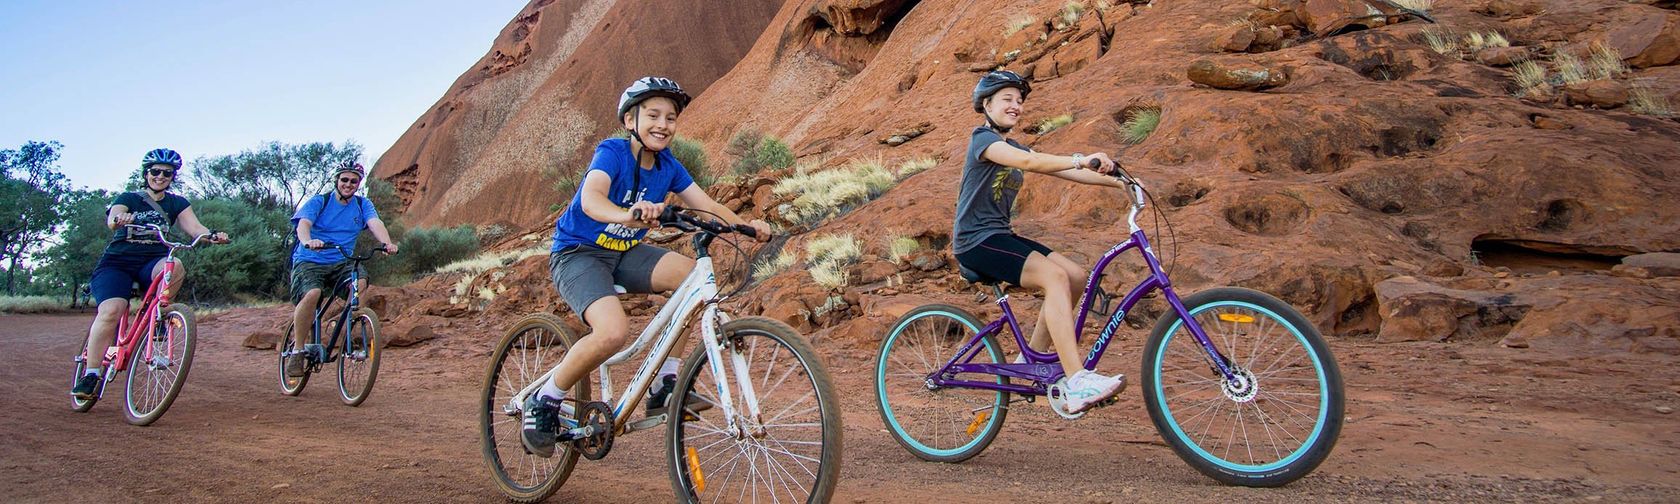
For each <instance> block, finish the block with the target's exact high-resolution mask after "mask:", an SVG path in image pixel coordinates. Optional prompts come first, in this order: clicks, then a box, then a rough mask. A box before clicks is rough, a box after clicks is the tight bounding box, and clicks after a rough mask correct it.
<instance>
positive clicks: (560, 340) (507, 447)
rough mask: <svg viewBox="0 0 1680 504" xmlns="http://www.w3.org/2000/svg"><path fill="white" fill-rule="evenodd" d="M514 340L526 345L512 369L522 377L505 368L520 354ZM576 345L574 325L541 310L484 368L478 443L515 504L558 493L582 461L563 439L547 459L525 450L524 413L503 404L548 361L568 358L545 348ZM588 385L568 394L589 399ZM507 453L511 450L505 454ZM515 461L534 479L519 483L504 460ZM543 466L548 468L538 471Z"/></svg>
mask: <svg viewBox="0 0 1680 504" xmlns="http://www.w3.org/2000/svg"><path fill="white" fill-rule="evenodd" d="M533 332H534V333H533ZM527 342H529V343H527ZM515 343H520V344H521V345H520V346H519V352H518V353H519V354H520V355H519V358H520V363H521V364H522V366H515V367H513V368H510V369H508V370H507V371H509V372H510V374H520V375H521V376H507V377H506V379H505V380H504V377H503V376H502V374H503V373H502V371H503V369H502V366H503V364H504V363H505V362H506V361H507V360H508V358H509V357H510V356H512V355H514V354H515V352H514V350H515V346H516V345H515ZM576 343H577V336H575V335H573V334H572V331H571V329H568V328H567V327H566V325H565V324H564V323H563V322H561V321H560V318H559V317H555V316H554V315H551V314H547V313H536V314H531V315H526V316H525V317H524V318H522V319H520V320H519V321H518V322H516V323H515V324H514V325H513V327H512V328H509V329H508V331H507V333H505V334H503V335H502V338H501V341H500V342H498V343H497V344H496V349H495V351H494V352H493V353H491V357H490V366H489V369H488V370H486V371H485V376H484V388H483V390H482V392H481V394H480V396H479V413H478V426H479V441H480V446H481V449H482V453H483V456H484V463H485V465H486V466H488V468H489V469H490V476H491V480H492V481H494V482H495V484H496V489H497V490H500V491H501V492H502V494H504V495H506V496H507V497H508V499H510V500H513V501H514V502H536V501H540V500H543V499H546V498H548V496H550V495H553V494H554V492H555V491H558V490H559V489H560V486H561V485H563V484H565V483H566V479H567V478H569V477H570V476H571V473H572V469H573V468H574V467H575V466H576V465H577V458H578V452H577V451H576V450H574V449H573V448H572V446H571V443H559V444H556V445H554V449H555V451H556V452H557V453H555V454H554V456H553V457H550V458H547V459H544V458H541V457H537V456H536V455H532V454H529V453H525V448H524V445H523V444H521V442H520V439H519V436H520V429H521V427H522V424H523V422H522V416H521V415H519V414H517V413H516V414H513V415H508V414H506V413H505V412H504V411H503V410H502V405H504V404H506V403H507V401H508V400H509V399H511V398H512V397H513V395H514V394H517V393H518V392H519V391H520V390H522V389H523V388H524V387H525V386H527V385H529V384H531V383H532V382H534V381H536V379H537V378H539V377H541V376H542V375H543V374H545V373H547V372H548V369H549V368H552V367H553V366H552V365H548V364H546V363H548V362H553V363H554V364H559V362H560V358H561V357H564V353H562V354H560V355H556V356H554V357H555V358H554V359H552V360H549V359H546V358H544V357H543V356H542V353H541V349H543V348H545V347H555V346H558V347H561V349H562V351H563V352H564V351H569V350H570V349H571V348H572V346H573V345H575V344H576ZM531 347H535V348H537V349H539V350H538V351H537V352H536V353H537V358H536V359H535V360H534V361H533V360H532V359H530V355H531V353H532V352H529V350H530V349H531ZM504 382H505V383H504ZM589 387H590V385H589V380H588V379H587V378H586V379H583V380H578V383H577V384H576V385H573V386H572V390H571V392H570V393H569V398H571V399H577V400H578V401H579V402H580V403H587V402H589V398H590V393H589ZM498 420H500V421H498ZM498 426H502V431H501V432H498V430H497V427H498ZM503 452H506V453H505V455H506V457H504V453H503ZM510 459H517V460H518V461H519V462H520V464H519V467H520V468H522V469H520V470H519V471H518V472H521V473H524V472H525V470H524V469H523V468H527V467H528V468H529V469H530V474H531V478H530V480H528V481H525V482H522V481H515V479H514V477H513V476H512V475H511V474H510V473H509V471H508V468H509V466H508V464H506V463H505V460H510ZM549 462H553V463H552V464H550V463H549ZM539 468H540V469H544V470H545V471H544V472H543V473H542V474H538V469H539Z"/></svg>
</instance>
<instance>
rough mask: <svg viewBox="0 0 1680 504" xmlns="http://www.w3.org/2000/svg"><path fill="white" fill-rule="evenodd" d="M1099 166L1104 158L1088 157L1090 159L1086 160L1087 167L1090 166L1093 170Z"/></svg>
mask: <svg viewBox="0 0 1680 504" xmlns="http://www.w3.org/2000/svg"><path fill="white" fill-rule="evenodd" d="M1099 166H1102V160H1101V159H1097V158H1088V159H1086V160H1085V167H1086V168H1090V169H1092V170H1095V169H1097V167H1099Z"/></svg>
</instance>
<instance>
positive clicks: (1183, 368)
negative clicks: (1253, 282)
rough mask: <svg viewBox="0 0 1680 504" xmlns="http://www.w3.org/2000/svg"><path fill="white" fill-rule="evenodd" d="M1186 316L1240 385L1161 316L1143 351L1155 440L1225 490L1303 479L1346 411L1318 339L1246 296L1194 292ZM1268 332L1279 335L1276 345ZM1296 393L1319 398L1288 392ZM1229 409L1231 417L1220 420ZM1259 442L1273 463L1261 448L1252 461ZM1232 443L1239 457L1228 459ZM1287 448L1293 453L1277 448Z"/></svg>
mask: <svg viewBox="0 0 1680 504" xmlns="http://www.w3.org/2000/svg"><path fill="white" fill-rule="evenodd" d="M1184 307H1185V310H1186V311H1187V312H1188V313H1189V314H1190V315H1191V317H1193V318H1195V319H1196V321H1197V323H1198V324H1199V325H1201V326H1202V328H1203V331H1204V332H1205V333H1206V334H1207V335H1208V338H1209V339H1210V340H1211V341H1212V342H1213V343H1214V345H1215V346H1216V347H1218V348H1219V349H1220V351H1221V353H1222V354H1224V355H1225V357H1226V360H1229V361H1231V365H1232V367H1233V369H1236V370H1238V376H1241V377H1243V378H1242V379H1240V380H1236V381H1230V380H1227V379H1225V378H1224V377H1223V376H1221V375H1220V374H1219V373H1218V372H1215V371H1212V368H1211V367H1210V365H1209V364H1208V363H1207V354H1206V352H1205V351H1204V350H1202V349H1201V345H1200V344H1199V343H1197V342H1196V340H1195V338H1194V337H1193V336H1191V335H1190V332H1189V331H1188V330H1183V328H1184V324H1183V320H1182V319H1180V318H1179V315H1178V313H1177V312H1176V311H1168V312H1167V313H1166V314H1164V315H1162V316H1161V318H1160V319H1159V320H1158V321H1157V322H1156V323H1155V328H1154V330H1153V332H1152V333H1151V334H1150V337H1149V342H1148V343H1147V344H1146V345H1145V346H1144V352H1143V368H1142V370H1143V373H1142V374H1143V392H1144V403H1145V404H1146V405H1147V407H1148V410H1149V417H1150V419H1151V420H1152V421H1153V422H1154V424H1155V428H1156V430H1158V431H1160V433H1161V437H1162V438H1164V439H1166V441H1167V443H1168V445H1170V446H1171V447H1172V449H1173V452H1174V453H1176V454H1177V455H1178V456H1179V458H1181V459H1184V461H1185V462H1187V463H1189V464H1190V466H1191V467H1194V468H1195V469H1196V470H1197V471H1200V472H1201V473H1202V474H1205V475H1207V476H1208V477H1211V478H1213V479H1215V480H1217V481H1219V482H1221V483H1224V484H1227V485H1239V486H1250V487H1277V486H1282V485H1286V484H1288V483H1290V482H1292V481H1295V480H1297V479H1300V478H1301V477H1303V476H1306V475H1307V474H1310V473H1311V472H1312V471H1313V469H1315V468H1317V467H1318V465H1319V464H1320V463H1322V462H1324V460H1325V458H1327V457H1328V456H1329V455H1330V451H1331V450H1332V449H1333V448H1334V447H1335V445H1336V440H1337V438H1338V437H1339V436H1340V433H1341V427H1342V420H1343V418H1342V415H1343V405H1344V403H1345V396H1344V395H1343V394H1344V393H1343V390H1342V376H1341V371H1340V370H1339V368H1337V366H1336V360H1335V357H1334V356H1333V355H1331V353H1330V349H1329V346H1328V345H1326V344H1325V342H1324V338H1323V337H1322V336H1320V335H1319V333H1318V330H1317V329H1316V328H1314V327H1313V325H1312V323H1310V322H1308V321H1307V319H1306V317H1304V316H1302V315H1301V313H1300V312H1298V311H1296V310H1295V308H1294V307H1291V306H1289V304H1287V303H1284V302H1283V301H1282V300H1279V299H1277V298H1275V297H1272V296H1271V295H1269V294H1266V293H1263V292H1259V291H1254V290H1250V289H1242V288H1235V287H1223V288H1217V289H1212V290H1208V291H1203V292H1198V293H1196V294H1195V295H1192V296H1190V297H1188V298H1185V299H1184ZM1273 328H1276V329H1279V331H1277V332H1278V336H1276V339H1273V336H1272V335H1271V333H1272V331H1271V329H1273ZM1262 330H1264V331H1263V332H1262ZM1254 332H1261V334H1260V335H1259V336H1257V337H1256V336H1252V335H1251V333H1254ZM1175 345H1176V346H1175ZM1272 349H1279V350H1280V352H1290V353H1294V352H1293V351H1295V350H1297V349H1298V350H1299V352H1298V353H1299V355H1298V356H1294V357H1291V356H1290V355H1289V354H1288V353H1286V354H1284V355H1281V356H1278V357H1271V356H1269V355H1268V356H1262V354H1261V352H1266V351H1268V350H1272ZM1285 359H1288V360H1285ZM1169 361H1170V362H1169ZM1257 364H1258V365H1257ZM1262 366H1263V367H1264V369H1261V370H1258V371H1256V369H1255V368H1257V367H1262ZM1198 372H1199V373H1200V374H1198ZM1210 376H1211V377H1210ZM1208 383H1212V384H1213V385H1212V386H1207V385H1206V384H1208ZM1245 383H1253V385H1252V386H1245V385H1243V384H1245ZM1296 384H1300V385H1296ZM1298 387H1307V388H1308V389H1309V390H1316V391H1309V392H1298V391H1294V390H1292V388H1298ZM1169 389H1171V392H1170V393H1169ZM1308 396H1311V397H1308ZM1286 397H1287V398H1299V401H1300V402H1296V400H1293V399H1287V398H1286ZM1207 405H1211V406H1207ZM1192 406H1193V407H1192ZM1227 406H1229V407H1230V411H1229V412H1225V413H1223V414H1222V412H1223V411H1224V409H1225V408H1226V407H1227ZM1268 408H1270V409H1272V410H1274V412H1268V411H1267V410H1268ZM1308 409H1310V410H1311V411H1310V412H1309V411H1307V410H1308ZM1249 410H1252V412H1248V411H1249ZM1204 415H1205V416H1204ZM1292 415H1293V416H1298V417H1299V418H1298V419H1297V420H1298V421H1297V422H1295V423H1294V424H1286V423H1284V422H1279V421H1275V419H1278V418H1283V419H1284V420H1290V417H1291V416H1292ZM1245 416H1247V417H1249V418H1251V419H1253V420H1254V421H1258V422H1260V425H1259V427H1258V428H1255V427H1252V426H1250V425H1248V424H1244V423H1242V422H1243V419H1244V417H1245ZM1226 419H1230V420H1231V424H1230V427H1229V428H1224V429H1222V430H1223V431H1224V432H1226V435H1225V436H1224V437H1225V440H1223V441H1221V440H1220V439H1219V437H1220V436H1219V434H1220V431H1216V430H1214V429H1215V428H1216V427H1220V428H1223V427H1224V423H1223V421H1224V420H1226ZM1198 420H1200V421H1201V423H1198V422H1197V421H1198ZM1303 426H1305V427H1310V428H1303V429H1300V430H1302V431H1304V432H1303V433H1301V434H1300V435H1297V434H1296V433H1295V432H1290V431H1289V430H1287V428H1289V427H1303ZM1274 430H1275V431H1277V432H1274ZM1197 431H1200V435H1197V434H1194V433H1195V432H1197ZM1278 432H1281V434H1279V433H1278ZM1210 434H1211V436H1210ZM1261 434H1264V435H1265V436H1266V439H1265V441H1269V442H1270V443H1271V450H1270V455H1275V460H1274V459H1272V458H1267V457H1265V456H1266V455H1268V453H1266V450H1264V449H1262V450H1261V453H1260V455H1259V456H1256V455H1255V448H1256V447H1255V446H1254V439H1252V438H1251V436H1253V437H1259V436H1260V435H1261ZM1238 436H1241V438H1242V439H1241V442H1242V443H1243V449H1242V450H1241V451H1240V452H1238V453H1236V454H1234V455H1235V456H1233V453H1232V451H1233V450H1234V449H1235V448H1236V446H1237V441H1238V439H1237V437H1238ZM1289 440H1294V441H1298V446H1294V447H1291V446H1289V443H1285V442H1284V441H1289ZM1280 445H1283V446H1280ZM1261 448H1264V447H1261Z"/></svg>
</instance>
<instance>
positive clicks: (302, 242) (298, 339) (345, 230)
mask: <svg viewBox="0 0 1680 504" xmlns="http://www.w3.org/2000/svg"><path fill="white" fill-rule="evenodd" d="M363 175H364V173H363V171H362V165H361V164H360V163H356V162H354V161H347V162H345V163H344V164H342V165H339V166H338V168H336V169H335V170H334V172H333V192H331V193H328V194H322V195H320V196H316V197H312V198H309V199H308V200H307V201H305V202H304V204H303V206H302V207H299V208H298V210H297V213H294V214H292V224H293V225H295V226H296V229H297V230H296V233H297V238H298V245H297V247H296V248H294V249H293V250H292V302H293V303H295V304H297V307H296V308H293V309H292V327H293V331H292V335H293V339H292V341H293V342H294V347H295V348H303V343H304V342H305V341H308V337H309V335H308V334H307V333H308V331H307V330H305V329H302V328H306V327H310V322H311V318H312V315H313V313H312V312H313V311H314V307H315V302H316V301H318V300H320V299H321V289H323V288H329V289H330V288H335V287H337V286H338V284H339V283H341V282H343V281H344V279H346V278H349V277H350V260H349V259H347V258H345V257H344V253H343V252H340V251H339V250H338V248H336V247H335V246H337V247H344V248H345V249H349V250H355V249H356V237H357V236H358V235H360V234H362V229H363V228H366V229H367V230H368V231H370V232H372V233H373V237H374V239H377V240H379V243H380V244H383V245H384V250H385V253H387V254H395V253H397V245H396V244H395V243H391V235H390V233H388V232H386V230H385V222H384V221H381V220H379V213H378V212H377V211H375V210H374V208H373V202H372V201H370V200H368V199H367V198H365V197H362V196H357V195H356V189H358V188H360V187H361V185H362V176H363ZM356 274H357V275H358V276H359V277H360V278H361V280H360V281H358V282H356V287H357V288H365V287H367V271H366V270H358V271H357V272H356ZM281 351H285V349H281ZM308 368H309V362H308V358H307V357H306V356H304V355H301V354H300V355H293V356H291V357H287V358H286V376H288V377H293V378H296V377H300V376H303V375H304V374H305V373H307V372H308Z"/></svg>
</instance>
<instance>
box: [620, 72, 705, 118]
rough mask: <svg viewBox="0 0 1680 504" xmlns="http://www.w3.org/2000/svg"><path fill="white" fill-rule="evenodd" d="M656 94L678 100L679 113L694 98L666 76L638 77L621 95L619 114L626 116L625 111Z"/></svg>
mask: <svg viewBox="0 0 1680 504" xmlns="http://www.w3.org/2000/svg"><path fill="white" fill-rule="evenodd" d="M655 96H663V97H666V98H670V99H671V101H674V102H677V113H679V114H681V113H682V110H683V108H684V107H687V106H688V102H689V101H692V100H693V99H694V98H693V97H690V96H688V93H685V92H683V90H682V86H678V85H677V81H673V80H671V79H667V78H664V77H642V78H640V79H636V82H632V83H630V87H628V88H625V89H624V94H622V95H619V97H618V116H619V117H624V113H625V112H629V111H630V109H631V108H635V106H636V105H637V104H640V103H642V102H643V101H645V100H647V99H648V98H653V97H655Z"/></svg>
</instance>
